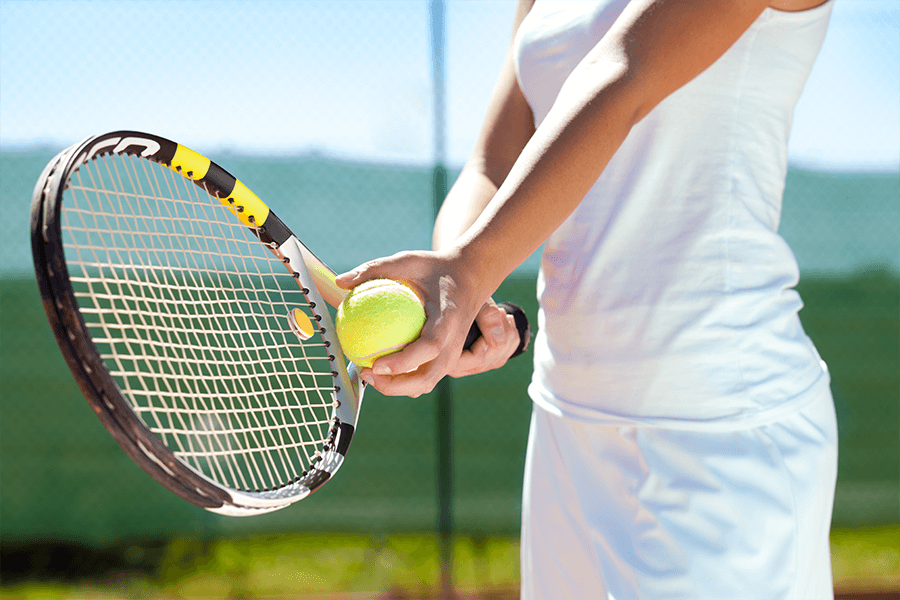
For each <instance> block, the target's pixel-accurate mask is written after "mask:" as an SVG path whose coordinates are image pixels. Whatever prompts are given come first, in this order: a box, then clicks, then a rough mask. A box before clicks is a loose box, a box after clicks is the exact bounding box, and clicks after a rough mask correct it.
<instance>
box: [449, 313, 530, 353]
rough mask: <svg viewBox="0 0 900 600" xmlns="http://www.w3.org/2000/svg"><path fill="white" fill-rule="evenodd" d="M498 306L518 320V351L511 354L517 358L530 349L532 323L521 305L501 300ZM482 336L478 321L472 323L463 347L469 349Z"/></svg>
mask: <svg viewBox="0 0 900 600" xmlns="http://www.w3.org/2000/svg"><path fill="white" fill-rule="evenodd" d="M497 306H499V307H500V308H502V309H503V310H505V311H506V314H508V315H512V316H513V319H514V320H515V322H516V329H517V330H518V332H519V345H518V347H516V351H515V352H513V353H512V356H510V358H515V357H517V356H519V355H520V354H522V353H523V352H525V351H526V350H527V349H528V344H529V343H530V342H531V325H530V324H529V323H528V317H527V316H525V311H524V310H522V308H521V307H520V306H518V305H516V304H513V303H512V302H500V303H499V304H497ZM480 337H481V329H479V327H478V323H472V327H471V328H470V329H469V335H467V336H466V343H465V345H464V346H463V348H465V349H466V350H468V349H469V348H471V347H472V344H474V343H475V341H476V340H477V339H478V338H480Z"/></svg>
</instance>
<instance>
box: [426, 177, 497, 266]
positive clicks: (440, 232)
mask: <svg viewBox="0 0 900 600" xmlns="http://www.w3.org/2000/svg"><path fill="white" fill-rule="evenodd" d="M496 193H497V185H495V184H494V182H493V181H491V180H490V178H488V177H487V176H486V175H485V174H484V173H483V172H482V171H480V170H478V169H477V168H474V167H473V166H471V165H466V167H465V168H463V170H462V172H461V173H460V174H459V177H458V178H457V180H456V183H454V184H453V187H452V188H451V189H450V192H449V193H448V194H447V197H446V199H444V203H443V204H442V205H441V210H440V212H439V213H438V216H437V220H436V221H435V224H434V232H433V234H432V248H433V249H434V250H441V249H444V248H447V247H448V246H450V245H452V244H453V243H454V242H456V240H458V239H459V238H460V237H461V236H462V235H463V234H464V233H465V232H466V231H467V230H468V229H469V227H471V226H472V224H473V223H474V222H475V221H476V220H477V219H478V217H479V216H481V213H482V212H483V211H484V209H485V208H486V207H487V206H488V204H489V203H490V201H491V198H493V197H494V194H496Z"/></svg>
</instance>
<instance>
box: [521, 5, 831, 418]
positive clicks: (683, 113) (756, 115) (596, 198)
mask: <svg viewBox="0 0 900 600" xmlns="http://www.w3.org/2000/svg"><path fill="white" fill-rule="evenodd" d="M626 4H627V2H625V1H622V0H605V1H600V2H583V1H575V2H545V1H542V0H537V2H536V3H535V5H534V7H533V8H532V9H531V11H530V13H529V14H528V16H527V17H526V18H525V20H524V22H523V23H522V24H521V26H520V28H519V31H518V34H517V37H516V40H515V57H516V63H515V64H516V71H517V76H518V79H519V84H520V86H521V88H522V90H523V92H524V94H525V96H526V98H527V100H528V102H529V104H530V106H531V108H532V111H533V113H534V117H535V121H536V124H537V125H538V126H539V125H540V123H541V121H542V120H543V119H544V118H545V116H546V115H547V113H548V111H549V110H550V108H551V106H552V105H553V102H554V101H555V99H556V96H557V93H558V92H559V90H560V88H561V86H562V84H563V82H564V81H565V80H566V78H567V77H568V75H569V73H571V71H572V70H573V69H574V68H575V66H576V65H577V64H578V63H579V61H580V60H581V59H582V57H584V56H585V54H586V53H587V52H588V51H589V50H590V49H591V48H592V47H593V46H594V45H595V44H596V43H597V42H598V41H599V40H600V38H601V37H602V36H603V34H604V33H605V32H606V31H607V30H608V29H609V27H610V26H611V24H612V23H613V22H614V20H615V18H616V17H617V16H618V15H619V14H620V13H621V11H622V9H623V8H624V6H625V5H626ZM831 7H832V2H830V1H829V2H827V3H826V4H824V5H822V6H820V7H818V8H814V9H811V10H808V11H804V12H798V13H786V12H781V11H777V10H773V9H766V10H765V11H764V12H763V14H762V15H761V16H760V17H759V18H758V19H757V20H756V22H754V23H753V25H752V26H751V27H750V28H749V29H748V30H747V31H746V32H745V33H744V34H743V35H742V36H741V38H740V39H739V40H738V41H737V42H736V43H735V44H734V45H733V47H731V48H730V49H729V50H728V51H727V52H726V53H725V54H724V55H723V56H722V57H721V58H720V59H719V60H718V61H716V63H714V64H713V65H712V66H710V67H709V68H708V69H707V70H706V71H704V72H703V73H702V74H701V75H699V76H698V77H696V78H695V79H694V80H692V81H691V82H689V83H688V84H686V85H685V86H684V87H682V88H681V89H679V90H678V91H676V92H675V93H673V94H672V95H671V96H669V97H668V98H666V99H665V100H664V101H663V102H661V103H660V104H659V105H658V106H657V107H656V108H654V109H653V110H652V111H651V112H650V114H648V115H647V116H646V117H645V118H644V119H643V120H641V121H640V122H639V123H638V124H637V125H636V126H635V127H634V128H633V129H632V131H631V133H630V134H629V135H628V137H627V139H626V140H625V142H624V144H623V145H622V146H621V148H620V149H619V150H618V152H617V153H616V155H615V156H614V157H613V159H612V161H611V162H610V163H609V165H608V166H607V168H606V169H605V171H604V172H603V174H602V176H601V177H600V179H599V180H598V181H597V183H596V185H594V187H593V188H592V189H591V191H590V192H589V194H588V195H587V196H586V197H585V199H584V200H583V202H582V203H581V204H580V206H579V207H578V208H577V209H576V211H575V212H574V213H573V214H572V215H571V216H570V217H569V218H568V219H567V220H566V221H565V223H564V224H563V225H562V226H561V227H560V228H559V229H558V230H557V231H556V232H555V233H554V234H553V235H552V237H551V238H550V239H549V241H548V242H547V244H546V246H545V249H544V252H543V259H542V264H541V270H540V275H539V280H538V296H539V299H540V306H541V308H540V313H539V315H538V326H539V327H538V335H537V336H536V339H535V343H534V347H535V374H534V378H533V381H532V385H531V387H530V389H529V393H530V395H531V396H532V398H533V399H534V401H535V402H536V403H537V404H538V405H540V406H541V407H543V408H544V409H546V410H549V411H551V412H553V413H555V414H557V415H565V416H567V417H570V418H576V419H581V420H585V421H588V422H596V423H609V424H616V423H618V424H645V425H659V426H670V427H680V428H686V429H698V428H702V429H709V428H717V427H718V428H719V429H730V428H735V427H737V428H740V427H755V426H757V425H760V424H763V423H768V422H772V421H774V420H777V419H778V418H781V417H782V416H785V415H787V414H791V413H793V412H796V411H797V410H799V409H800V408H802V406H804V405H805V404H807V403H808V402H810V401H812V399H814V398H817V397H820V396H821V395H822V394H823V393H825V392H826V391H827V388H828V386H829V378H828V374H827V370H826V369H825V368H824V364H823V363H822V362H821V359H820V358H819V356H818V354H817V353H816V350H815V348H814V347H813V344H812V343H811V342H810V340H809V339H808V337H807V336H806V335H805V334H804V332H803V329H802V327H801V325H800V321H799V318H798V316H797V312H798V311H799V310H800V308H801V306H802V302H801V300H800V298H799V296H798V294H797V293H796V292H795V291H794V290H793V289H792V288H793V287H794V286H795V285H796V283H797V281H798V279H799V271H798V267H797V263H796V260H795V258H794V256H793V254H792V252H791V251H790V249H789V248H788V246H787V244H786V243H785V242H784V240H783V239H782V238H781V237H780V236H779V235H778V234H777V229H778V223H779V219H780V213H781V199H782V192H783V190H784V181H785V176H786V172H787V141H788V135H789V132H790V128H791V120H792V114H793V109H794V105H795V103H796V101H797V98H798V97H799V95H800V92H801V91H802V89H803V86H804V83H805V81H806V78H807V75H808V73H809V71H810V69H811V67H812V64H813V61H814V60H815V58H816V55H817V54H818V51H819V48H820V46H821V44H822V41H823V38H824V35H825V31H826V29H827V26H828V20H829V17H830V13H831Z"/></svg>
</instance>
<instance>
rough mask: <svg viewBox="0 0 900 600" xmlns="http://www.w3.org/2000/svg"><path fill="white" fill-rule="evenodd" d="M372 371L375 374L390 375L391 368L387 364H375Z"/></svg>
mask: <svg viewBox="0 0 900 600" xmlns="http://www.w3.org/2000/svg"><path fill="white" fill-rule="evenodd" d="M372 372H373V373H375V374H376V375H390V374H391V369H390V368H389V367H388V366H387V365H375V366H374V367H373V368H372Z"/></svg>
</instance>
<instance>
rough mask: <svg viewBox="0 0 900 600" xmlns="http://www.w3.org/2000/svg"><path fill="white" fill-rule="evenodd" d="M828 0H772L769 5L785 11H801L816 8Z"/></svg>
mask: <svg viewBox="0 0 900 600" xmlns="http://www.w3.org/2000/svg"><path fill="white" fill-rule="evenodd" d="M827 1H828V0H772V2H770V3H769V6H771V7H772V8H774V9H776V10H783V11H785V12H800V11H804V10H809V9H811V8H816V7H817V6H821V5H823V4H825V3H826V2H827Z"/></svg>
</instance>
